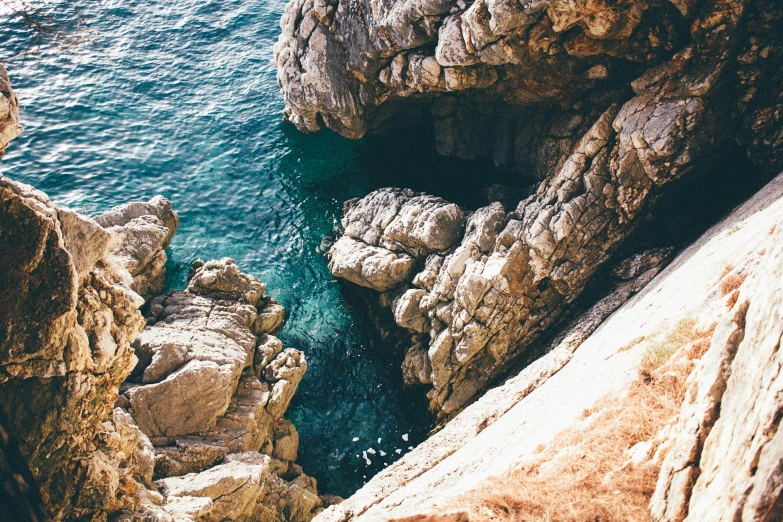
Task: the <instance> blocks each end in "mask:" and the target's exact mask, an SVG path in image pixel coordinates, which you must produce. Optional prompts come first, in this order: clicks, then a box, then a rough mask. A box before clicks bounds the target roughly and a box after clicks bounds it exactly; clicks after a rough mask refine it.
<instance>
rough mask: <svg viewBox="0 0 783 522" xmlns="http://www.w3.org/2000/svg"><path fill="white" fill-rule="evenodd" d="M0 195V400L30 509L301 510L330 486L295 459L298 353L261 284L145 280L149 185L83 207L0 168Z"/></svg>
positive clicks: (190, 513) (83, 513)
mask: <svg viewBox="0 0 783 522" xmlns="http://www.w3.org/2000/svg"><path fill="white" fill-rule="evenodd" d="M0 201H2V205H0V208H1V209H2V210H0V214H1V215H0V222H1V223H2V227H1V228H0V238H2V244H1V245H0V246H1V247H2V251H3V253H4V259H5V260H6V263H8V265H7V266H5V267H4V273H5V274H7V279H5V280H4V281H3V285H2V288H1V290H2V292H0V293H2V297H3V302H4V303H6V307H5V309H4V313H3V322H2V338H3V347H4V349H3V352H2V359H1V360H0V399H1V400H0V407H1V408H2V411H3V414H4V417H3V418H4V419H6V422H7V423H8V425H7V426H5V428H6V429H8V430H10V431H11V432H12V433H13V434H15V436H16V437H17V439H18V440H19V441H20V443H21V445H20V448H19V449H20V453H21V455H22V456H23V458H24V459H25V461H26V463H27V465H28V466H29V469H30V470H31V471H32V476H33V477H34V479H35V481H36V482H37V484H38V486H39V487H40V491H41V494H42V507H43V508H44V510H45V512H46V517H47V518H48V519H51V520H75V519H82V518H85V517H86V518H88V519H90V520H105V519H106V517H107V516H110V518H111V519H112V520H118V521H119V520H129V521H130V520H157V521H166V520H170V521H175V520H176V521H180V520H225V519H230V520H275V521H303V522H304V521H309V520H310V519H311V518H312V517H313V516H314V515H315V514H317V512H318V511H319V510H321V509H323V507H324V506H325V505H329V504H331V503H334V502H337V501H339V500H340V499H337V498H335V497H330V496H328V495H327V496H324V497H319V496H318V492H317V489H316V483H315V480H314V479H312V478H311V477H309V476H307V475H305V474H304V473H303V472H302V469H301V467H299V466H298V465H297V464H296V463H295V461H296V455H297V451H298V444H299V441H298V435H297V432H296V428H295V427H294V426H293V424H291V423H290V422H288V421H287V420H285V419H284V418H283V415H284V413H285V411H286V409H287V408H288V405H289V403H290V401H291V398H292V397H293V395H294V393H295V392H296V388H297V386H298V384H299V381H300V380H301V379H302V376H303V375H304V373H305V371H306V369H307V362H306V361H305V358H304V355H303V354H302V352H300V351H298V350H295V349H292V348H286V349H283V345H282V342H281V341H280V340H279V339H277V337H275V334H277V333H278V332H279V330H280V327H281V325H282V323H283V320H284V316H285V311H284V310H283V308H282V307H281V306H280V305H279V304H277V303H276V302H275V301H274V299H272V298H271V297H268V296H264V292H265V290H266V287H265V285H264V284H263V283H262V282H260V281H258V280H257V279H255V278H253V277H252V276H249V275H247V274H244V273H242V272H241V271H240V270H239V268H238V267H237V265H236V264H235V263H234V262H233V261H232V260H231V259H227V258H226V259H221V260H216V261H209V262H207V263H204V262H200V261H199V262H196V263H194V264H193V266H192V267H191V273H190V275H189V278H188V286H187V288H186V289H185V290H184V291H171V292H168V293H167V294H165V295H159V294H160V292H161V291H162V289H163V284H164V277H165V264H166V254H165V248H166V247H167V246H168V244H169V242H170V240H171V237H172V236H173V235H174V233H175V232H176V229H177V226H178V217H177V215H176V213H175V212H174V211H173V210H172V208H171V204H170V203H169V202H168V200H166V199H165V198H162V197H155V198H153V199H152V200H150V201H149V202H146V203H130V204H127V205H124V206H122V207H118V208H115V209H112V210H110V211H109V212H107V213H105V214H103V215H101V216H98V217H97V218H95V219H91V218H89V217H86V216H84V215H81V214H79V213H77V212H73V211H71V210H68V209H64V208H58V207H56V206H55V205H53V204H52V203H51V201H50V200H49V199H48V198H47V197H46V195H44V194H43V193H41V192H39V191H36V190H35V189H33V188H32V187H29V186H26V185H23V184H20V183H17V182H14V181H12V180H10V179H8V178H6V177H0ZM140 294H142V295H144V298H142V297H141V295H140ZM145 298H146V302H145ZM44 303H46V304H45V305H44ZM141 310H145V311H146V317H145V316H143V315H142V312H141Z"/></svg>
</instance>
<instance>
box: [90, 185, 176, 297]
mask: <svg viewBox="0 0 783 522" xmlns="http://www.w3.org/2000/svg"><path fill="white" fill-rule="evenodd" d="M95 221H96V222H97V223H98V224H99V225H101V226H102V227H104V228H105V229H107V230H108V231H110V232H112V233H113V234H114V235H115V236H116V237H117V241H116V245H115V247H114V248H113V249H112V255H114V256H116V257H117V258H119V262H120V264H122V265H123V266H124V267H125V268H126V269H127V270H128V271H129V272H130V274H131V276H133V283H132V284H131V288H132V289H133V291H134V292H136V293H137V294H139V295H141V296H142V297H144V298H145V299H148V298H150V297H152V296H155V295H158V294H160V293H161V292H163V285H164V283H165V269H166V260H167V257H166V248H168V246H169V243H170V242H171V238H172V237H173V236H174V234H175V233H176V232H177V227H179V217H178V216H177V214H176V213H175V212H174V211H173V210H172V209H171V202H169V200H167V199H166V198H164V197H162V196H156V197H154V198H153V199H151V200H150V201H149V202H147V203H141V202H134V203H128V204H126V205H122V206H119V207H116V208H113V209H111V210H109V211H108V212H106V213H105V214H101V215H100V216H98V217H96V218H95Z"/></svg>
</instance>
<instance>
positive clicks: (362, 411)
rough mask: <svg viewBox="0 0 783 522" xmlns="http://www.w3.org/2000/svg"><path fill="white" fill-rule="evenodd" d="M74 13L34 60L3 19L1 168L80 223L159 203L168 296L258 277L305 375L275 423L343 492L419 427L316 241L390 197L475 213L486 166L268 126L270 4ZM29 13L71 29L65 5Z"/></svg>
mask: <svg viewBox="0 0 783 522" xmlns="http://www.w3.org/2000/svg"><path fill="white" fill-rule="evenodd" d="M75 3H76V4H77V5H79V4H82V5H79V7H80V8H81V14H82V17H83V19H84V21H85V22H86V23H87V29H86V30H82V31H80V32H79V33H76V34H73V35H71V39H75V38H76V37H78V38H79V39H80V42H79V44H78V45H75V46H68V47H63V46H62V45H52V44H47V43H44V44H43V45H42V46H41V47H40V49H38V50H39V51H40V52H39V53H38V55H35V56H31V55H28V56H27V57H19V56H18V55H19V54H20V53H23V52H24V51H30V50H31V49H32V50H33V51H35V50H36V47H35V45H33V47H32V48H31V47H30V45H31V38H30V35H29V34H28V32H27V30H26V28H25V26H24V24H22V23H21V22H20V21H19V19H17V18H15V17H13V16H9V15H2V16H0V27H2V33H1V34H2V39H1V40H0V56H2V57H3V58H6V59H7V58H9V57H14V56H16V58H14V59H12V60H10V61H8V63H7V64H6V67H7V69H8V72H9V74H10V76H11V82H12V85H13V86H14V88H15V90H16V92H17V94H18V96H19V98H20V100H21V110H20V114H21V120H22V123H23V125H24V127H25V130H24V133H23V135H22V136H21V137H19V138H18V139H17V140H15V141H14V142H13V143H12V144H11V146H10V147H9V149H8V152H7V155H6V157H5V158H4V159H3V161H2V166H1V168H2V172H3V173H4V174H5V175H7V176H9V177H11V178H13V179H16V180H18V181H22V182H24V183H28V184H31V185H33V186H35V187H36V188H38V189H40V190H43V191H44V192H46V193H47V194H48V195H49V196H50V197H51V198H52V199H53V200H54V201H55V203H57V204H58V205H67V206H70V207H72V208H76V209H81V210H82V211H84V212H86V213H88V214H91V215H95V214H97V213H100V212H102V211H105V210H107V209H109V208H111V207H112V206H115V205H119V204H122V203H126V202H129V201H135V200H147V199H149V198H151V197H152V196H154V195H155V194H163V195H164V196H166V197H167V198H169V199H170V200H171V201H172V204H173V206H174V209H175V210H176V211H177V212H178V213H179V216H180V219H181V225H180V228H179V231H178V233H177V235H176V236H175V237H174V240H173V242H172V244H171V248H170V250H169V259H170V260H169V264H168V267H167V269H168V274H167V286H168V288H183V287H184V285H185V276H186V274H187V269H188V267H189V265H190V263H191V262H192V261H194V260H195V259H198V258H201V259H204V260H206V259H211V258H220V257H224V256H229V257H231V258H233V259H234V260H236V262H237V263H238V264H239V266H240V268H241V269H242V270H244V271H246V272H248V273H250V274H252V275H254V276H256V277H258V278H259V279H261V280H263V281H264V282H266V283H267V285H268V294H270V295H272V296H273V297H275V298H276V299H277V300H279V301H280V302H281V304H283V306H285V308H286V310H287V313H288V318H287V322H286V324H285V326H284V328H283V331H282V333H281V338H282V340H283V342H284V345H285V346H286V347H293V348H297V349H300V350H303V351H304V353H305V354H306V357H307V361H308V363H309V369H308V371H307V373H306V375H305V377H304V380H303V381H302V383H301V385H300V386H299V390H298V391H297V394H296V396H295V398H294V401H293V403H292V406H291V408H290V409H289V411H288V413H287V415H286V417H287V418H289V419H290V420H291V421H293V422H294V423H295V424H296V426H297V429H298V431H299V435H300V449H299V460H298V461H299V463H300V464H301V465H302V466H303V468H304V470H305V472H307V473H308V474H311V475H313V476H314V477H315V478H317V479H318V482H319V490H320V491H322V492H328V493H333V494H338V495H344V496H345V495H349V494H351V493H352V492H354V491H355V490H356V489H357V488H359V487H360V486H361V485H362V484H363V483H365V482H366V481H367V480H369V479H370V478H371V477H372V475H374V474H375V473H377V472H378V471H379V470H381V469H383V468H384V467H386V466H387V465H390V464H391V463H392V462H394V461H395V460H397V459H399V458H400V457H401V456H402V455H404V454H405V453H406V452H408V451H409V448H410V447H413V446H415V445H416V444H417V443H419V442H421V441H422V440H423V439H424V438H425V437H426V434H427V431H428V429H429V427H430V422H431V420H430V417H429V416H428V415H427V412H426V401H425V400H424V398H423V396H422V392H421V391H420V390H414V391H410V390H405V389H404V388H403V387H402V376H401V370H400V368H399V358H398V356H395V355H394V347H392V346H385V345H384V343H383V342H382V341H380V340H379V339H378V338H376V336H374V335H373V329H372V328H371V327H370V326H369V325H368V322H367V321H366V318H365V317H364V316H365V314H364V313H363V310H362V308H361V306H356V305H354V306H351V303H350V299H348V298H347V297H346V293H345V292H344V291H343V290H342V289H341V284H340V283H339V282H338V281H337V280H335V278H333V277H332V276H331V274H330V273H329V270H328V268H327V263H326V260H325V258H324V255H323V252H322V251H321V249H320V245H321V242H322V240H323V239H324V238H325V237H326V236H328V235H329V234H330V233H331V232H332V230H333V229H334V228H335V226H336V225H338V223H339V219H340V215H341V210H342V203H343V201H344V200H346V199H349V198H352V197H358V196H363V195H365V194H367V193H368V192H370V191H372V190H374V189H377V188H380V187H385V186H398V187H399V186H404V187H410V188H414V189H418V190H425V191H428V192H430V193H433V194H436V195H439V196H443V197H445V198H447V199H449V200H452V201H456V202H458V203H461V204H463V205H468V206H470V205H474V206H475V205H477V204H478V203H479V201H478V199H479V198H480V196H479V195H480V193H481V188H482V187H484V186H486V185H488V184H489V183H490V182H491V175H488V174H487V172H490V170H488V169H486V168H485V166H482V165H478V164H475V163H466V162H458V161H453V160H446V159H442V158H439V157H437V156H436V155H435V153H434V149H435V146H434V140H433V139H432V137H431V132H430V131H429V130H428V129H426V128H419V129H416V128H409V129H407V130H406V132H403V133H401V134H399V135H392V136H382V137H369V138H365V139H363V140H359V141H352V140H347V139H344V138H341V137H339V136H337V135H335V134H333V133H331V132H329V131H323V132H320V133H317V134H315V135H304V134H302V133H300V132H298V131H297V130H296V129H295V128H294V127H293V126H291V125H289V124H286V123H283V122H282V118H281V115H282V109H283V101H282V96H281V94H280V92H279V88H278V85H277V81H276V79H275V68H274V66H273V65H272V63H271V60H272V56H273V51H272V47H273V45H274V43H275V41H276V40H277V37H278V34H279V31H280V29H279V20H280V17H281V15H282V13H283V10H284V7H285V2H284V1H283V0H221V1H220V2H213V1H206V0H178V1H177V2H171V1H166V0H147V1H144V2H136V1H129V0H122V1H120V0H112V1H106V0H104V1H97V0H91V1H90V2H83V3H82V2H78V1H77V2H75ZM44 9H46V10H47V12H55V13H59V14H57V17H58V18H57V19H58V20H68V19H69V17H70V18H71V19H73V14H72V12H70V11H69V10H70V4H69V3H68V2H62V3H58V2H53V3H50V4H46V5H45V6H44ZM65 30H68V28H65ZM67 35H68V33H66V36H67ZM61 43H62V42H61ZM482 172H483V173H482ZM370 449H372V450H374V451H375V453H373V452H372V451H369V452H367V451H368V450H370ZM364 452H367V453H366V454H365V453H364ZM381 452H383V455H382V453H381ZM365 455H366V458H365Z"/></svg>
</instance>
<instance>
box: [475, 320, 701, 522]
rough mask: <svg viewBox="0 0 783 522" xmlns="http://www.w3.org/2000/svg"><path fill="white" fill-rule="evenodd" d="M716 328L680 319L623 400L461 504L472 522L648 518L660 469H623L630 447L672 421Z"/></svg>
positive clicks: (601, 408)
mask: <svg viewBox="0 0 783 522" xmlns="http://www.w3.org/2000/svg"><path fill="white" fill-rule="evenodd" d="M713 329H714V328H713ZM713 329H709V330H699V329H697V328H696V324H695V322H694V321H693V320H690V319H688V320H683V321H681V322H680V323H679V324H677V325H676V327H675V328H673V329H672V331H671V332H669V333H668V334H667V335H666V336H665V337H664V338H663V340H662V341H660V342H658V343H652V344H651V345H650V346H649V347H648V348H647V351H646V352H645V354H644V357H643V361H642V365H641V366H640V368H639V379H638V380H637V381H636V382H634V383H633V385H632V386H631V388H630V390H629V391H628V394H627V395H626V396H624V397H607V398H604V399H602V400H601V401H599V403H598V404H596V405H595V406H594V407H593V408H591V409H590V410H589V411H586V412H585V414H586V415H588V418H586V419H584V420H583V421H582V422H581V423H579V424H578V425H577V426H575V427H573V428H571V429H569V430H567V431H565V432H563V433H561V434H560V435H558V436H557V437H556V438H555V439H554V440H553V442H552V443H551V444H550V445H549V446H548V447H546V448H544V449H543V450H542V451H541V452H540V455H538V456H537V458H536V460H535V461H534V462H532V463H526V464H524V465H522V466H520V467H518V468H516V469H514V470H512V471H511V472H509V473H508V474H507V475H506V476H503V477H497V478H492V479H489V480H488V481H486V482H485V483H483V484H482V485H481V486H480V487H479V489H478V490H476V491H474V492H472V493H471V494H470V495H469V496H467V497H466V498H464V499H463V501H462V502H461V507H462V508H463V509H465V511H466V512H467V513H468V514H469V515H470V522H483V521H490V520H491V521H493V522H495V521H499V522H512V521H513V522H522V521H525V522H527V521H542V522H543V521H558V522H561V521H562V522H570V521H574V522H576V521H579V522H614V521H624V522H625V521H643V520H649V519H650V518H649V514H648V504H649V501H650V497H651V496H652V493H653V491H654V489H655V482H656V480H657V477H658V471H659V470H658V468H657V467H656V466H655V465H647V466H638V467H634V466H629V465H625V466H624V464H626V463H627V461H628V449H629V448H631V447H632V446H633V445H635V444H637V443H639V442H642V441H647V440H650V439H653V438H654V437H655V436H656V434H658V432H659V431H660V430H661V429H662V428H663V427H664V426H666V425H667V424H668V423H670V422H671V421H672V420H673V418H674V417H675V416H676V415H677V413H678V412H679V409H680V405H681V404H682V401H683V400H684V393H685V380H686V379H687V377H688V375H689V373H690V372H691V371H692V369H693V366H694V363H693V359H694V358H699V357H701V356H702V355H703V354H704V352H705V351H706V350H707V348H708V347H709V341H710V338H711V336H712V330H713Z"/></svg>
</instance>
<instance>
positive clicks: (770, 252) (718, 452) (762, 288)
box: [650, 221, 783, 521]
mask: <svg viewBox="0 0 783 522" xmlns="http://www.w3.org/2000/svg"><path fill="white" fill-rule="evenodd" d="M761 230H764V229H761ZM762 235H765V236H766V239H767V241H768V243H767V245H768V246H766V248H765V250H764V252H763V253H760V255H761V256H762V257H763V259H762V261H761V263H760V265H759V266H758V268H757V269H756V270H754V271H753V272H752V275H751V276H750V277H749V278H748V279H747V280H746V281H745V283H744V284H743V285H742V287H740V288H739V290H738V294H739V295H738V296H736V299H737V302H736V304H735V305H734V307H733V309H732V310H731V311H730V312H729V313H727V314H725V316H724V318H723V319H722V320H721V322H720V323H719V326H718V328H717V329H716V331H715V335H714V337H713V340H712V345H711V347H710V349H709V351H708V352H707V354H706V355H705V356H704V358H703V359H702V363H701V364H700V365H699V367H698V368H697V370H696V371H695V372H694V374H693V376H692V377H691V379H690V380H689V388H688V390H687V395H686V401H685V403H684V404H683V406H682V408H681V411H680V415H679V419H678V422H677V424H676V425H675V426H674V428H673V430H672V433H673V444H672V447H671V449H670V450H669V452H668V453H667V455H666V458H665V459H664V462H663V465H662V468H661V472H660V475H659V479H658V484H657V487H656V491H655V495H654V496H653V499H652V501H651V504H650V508H651V512H652V514H653V516H654V517H655V518H656V520H666V521H681V520H690V521H696V520H715V521H721V520H774V519H775V517H778V516H779V515H780V513H781V512H783V503H782V502H783V500H782V499H783V496H781V492H782V491H783V468H781V462H783V443H781V440H783V434H781V431H780V430H779V426H780V421H781V415H780V411H781V408H783V376H782V375H781V373H780V368H781V367H783V353H782V352H781V350H780V342H781V336H783V323H782V322H781V320H783V291H782V290H781V285H780V284H779V282H780V281H781V280H783V247H782V245H783V221H778V223H777V224H775V225H773V226H772V227H771V228H768V229H766V231H765V232H764V234H762ZM735 292H736V291H735Z"/></svg>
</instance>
